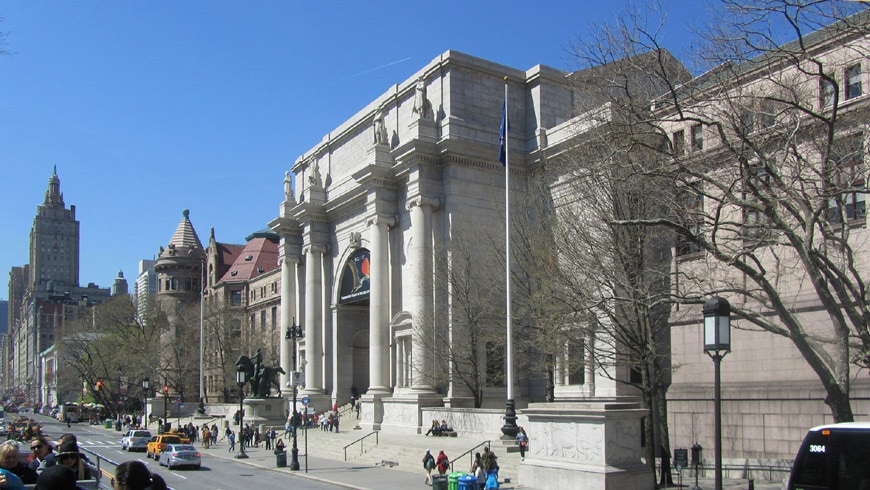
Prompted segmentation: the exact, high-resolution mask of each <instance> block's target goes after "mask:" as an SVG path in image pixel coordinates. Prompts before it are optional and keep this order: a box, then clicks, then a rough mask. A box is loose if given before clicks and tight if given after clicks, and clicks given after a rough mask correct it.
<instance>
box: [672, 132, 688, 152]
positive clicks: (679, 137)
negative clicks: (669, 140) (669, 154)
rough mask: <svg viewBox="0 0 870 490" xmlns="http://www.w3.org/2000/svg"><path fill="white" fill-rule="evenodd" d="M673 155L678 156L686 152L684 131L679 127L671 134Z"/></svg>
mask: <svg viewBox="0 0 870 490" xmlns="http://www.w3.org/2000/svg"><path fill="white" fill-rule="evenodd" d="M673 143H674V155H676V156H680V155H683V154H684V153H686V133H685V132H684V131H683V130H682V129H681V130H679V131H674V134H673Z"/></svg>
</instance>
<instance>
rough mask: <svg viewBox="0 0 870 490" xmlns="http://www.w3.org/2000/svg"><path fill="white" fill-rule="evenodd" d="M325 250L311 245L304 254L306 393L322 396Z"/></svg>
mask: <svg viewBox="0 0 870 490" xmlns="http://www.w3.org/2000/svg"><path fill="white" fill-rule="evenodd" d="M324 253H325V250H324V249H323V247H319V246H316V245H308V247H307V249H306V250H305V359H306V360H307V361H308V363H307V364H306V365H305V390H304V393H306V394H312V395H317V394H322V393H323V387H322V386H321V383H322V382H323V374H322V373H323V339H322V338H321V330H322V326H323V254H324Z"/></svg>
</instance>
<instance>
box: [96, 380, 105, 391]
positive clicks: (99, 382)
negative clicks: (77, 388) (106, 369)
mask: <svg viewBox="0 0 870 490" xmlns="http://www.w3.org/2000/svg"><path fill="white" fill-rule="evenodd" d="M94 388H95V389H96V390H97V391H103V382H102V381H97V385H96V386H95V387H94Z"/></svg>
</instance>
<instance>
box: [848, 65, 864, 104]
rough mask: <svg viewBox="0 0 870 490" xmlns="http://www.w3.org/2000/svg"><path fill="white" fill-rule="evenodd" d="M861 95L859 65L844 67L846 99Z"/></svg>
mask: <svg viewBox="0 0 870 490" xmlns="http://www.w3.org/2000/svg"><path fill="white" fill-rule="evenodd" d="M860 95H861V65H852V66H850V67H849V68H846V100H849V99H854V98H855V97H858V96H860Z"/></svg>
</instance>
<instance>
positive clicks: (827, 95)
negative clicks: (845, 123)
mask: <svg viewBox="0 0 870 490" xmlns="http://www.w3.org/2000/svg"><path fill="white" fill-rule="evenodd" d="M834 95H836V87H835V86H834V82H831V81H828V80H819V100H820V102H821V104H822V108H825V107H831V106H832V105H834Z"/></svg>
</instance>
